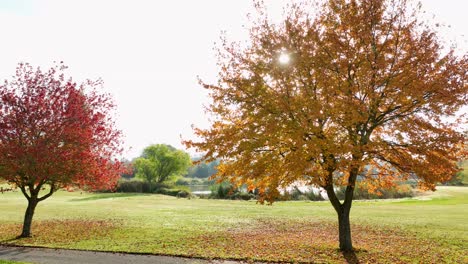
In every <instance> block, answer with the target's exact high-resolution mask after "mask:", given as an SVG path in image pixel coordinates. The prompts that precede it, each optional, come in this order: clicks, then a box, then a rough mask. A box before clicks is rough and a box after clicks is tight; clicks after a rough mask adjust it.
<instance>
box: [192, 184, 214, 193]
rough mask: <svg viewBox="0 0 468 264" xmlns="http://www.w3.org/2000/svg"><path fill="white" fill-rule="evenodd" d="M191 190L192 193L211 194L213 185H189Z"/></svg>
mask: <svg viewBox="0 0 468 264" xmlns="http://www.w3.org/2000/svg"><path fill="white" fill-rule="evenodd" d="M188 187H189V188H190V191H191V192H192V194H195V195H197V194H210V193H211V189H210V187H211V185H189V186H188Z"/></svg>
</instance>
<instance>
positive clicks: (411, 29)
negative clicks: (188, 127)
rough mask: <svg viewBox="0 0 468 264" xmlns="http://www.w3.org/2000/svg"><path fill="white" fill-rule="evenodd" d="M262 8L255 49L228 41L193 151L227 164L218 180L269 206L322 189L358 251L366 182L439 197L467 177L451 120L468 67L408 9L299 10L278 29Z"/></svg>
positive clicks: (335, 6) (378, 5)
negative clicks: (357, 212) (360, 184)
mask: <svg viewBox="0 0 468 264" xmlns="http://www.w3.org/2000/svg"><path fill="white" fill-rule="evenodd" d="M256 6H257V9H258V10H259V15H258V20H256V19H255V20H253V25H252V27H251V29H250V38H249V41H248V43H247V44H246V45H242V43H240V42H230V41H227V40H225V39H224V41H223V43H222V45H221V47H220V48H219V68H220V71H219V81H218V82H217V83H216V84H207V83H203V82H202V84H203V86H204V87H205V88H206V89H208V91H209V92H210V96H211V99H212V103H211V104H210V105H209V106H208V110H209V112H210V113H211V114H212V116H213V117H214V119H213V122H212V125H211V127H210V128H209V129H196V130H195V132H196V134H197V135H198V136H199V137H200V138H201V140H198V141H187V142H186V144H187V145H188V146H191V147H194V148H196V149H198V150H199V151H202V152H205V153H206V154H205V156H204V158H205V160H208V161H210V160H214V159H217V158H219V159H222V160H223V162H222V163H221V165H219V166H218V169H219V172H218V173H217V175H216V177H217V178H218V179H221V180H222V179H224V180H230V181H231V182H232V183H235V184H246V185H247V186H248V188H249V189H253V188H258V189H259V191H260V195H261V198H260V200H261V201H262V202H263V201H269V202H273V201H274V199H275V197H276V196H277V195H278V193H279V188H285V187H286V186H289V185H291V184H292V183H295V182H298V181H300V182H303V183H306V184H311V185H315V186H319V187H321V188H323V189H324V190H326V193H327V194H328V198H329V200H330V202H331V204H332V205H333V208H334V209H335V210H336V212H337V215H338V222H339V247H340V249H341V250H343V251H351V250H352V248H353V247H352V242H351V229H350V222H349V215H350V211H351V205H352V200H353V192H354V188H355V186H356V183H357V181H358V178H359V180H360V181H361V180H362V181H367V182H368V184H366V185H367V186H370V187H371V188H377V187H388V186H392V184H394V183H395V182H396V181H402V180H406V179H408V177H417V178H418V179H419V180H418V183H419V185H420V186H421V187H424V188H429V189H434V188H435V184H436V183H437V182H441V181H446V180H448V179H450V177H451V176H452V175H454V173H456V171H457V166H456V161H457V160H458V159H459V157H460V156H459V155H461V153H460V151H461V150H462V142H463V140H464V139H463V135H462V133H460V127H459V126H457V125H459V124H460V120H457V121H455V120H454V119H453V118H452V119H448V118H445V117H448V116H454V115H455V114H456V113H457V111H458V110H459V109H460V108H461V107H462V106H463V105H464V104H465V102H466V100H467V77H468V75H467V70H468V67H467V66H468V56H467V55H466V54H465V55H463V56H457V55H456V52H455V50H454V48H446V47H443V46H442V44H441V42H440V40H439V38H438V35H437V34H436V33H435V30H434V29H433V27H432V26H428V25H427V23H422V22H421V21H419V20H418V13H419V12H420V11H419V10H420V6H416V5H411V3H409V2H407V1H406V0H329V1H322V2H320V3H316V2H314V3H310V2H307V3H301V4H291V5H290V6H289V7H288V8H287V9H285V16H284V17H285V18H284V20H283V21H282V22H281V23H276V24H275V23H273V22H271V21H270V20H269V19H268V16H267V12H266V11H265V8H264V7H262V4H259V3H257V4H256ZM371 167H372V169H369V168H371ZM358 176H359V177H358ZM338 186H345V190H346V191H345V198H344V200H343V201H340V200H339V199H338V198H337V196H336V194H335V188H337V187H338Z"/></svg>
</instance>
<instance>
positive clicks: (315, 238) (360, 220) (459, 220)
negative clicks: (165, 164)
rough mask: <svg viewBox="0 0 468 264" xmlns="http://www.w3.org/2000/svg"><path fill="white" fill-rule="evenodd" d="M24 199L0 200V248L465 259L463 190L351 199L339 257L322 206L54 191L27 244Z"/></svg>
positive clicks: (467, 199)
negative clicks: (346, 239) (346, 247)
mask: <svg viewBox="0 0 468 264" xmlns="http://www.w3.org/2000/svg"><path fill="white" fill-rule="evenodd" d="M25 207H26V199H25V198H24V197H23V196H22V194H21V193H20V192H9V193H5V194H0V241H2V242H0V243H3V244H16V245H34V246H46V247H54V248H72V249H85V250H103V251H119V252H141V253H153V254H165V255H180V256H192V257H202V258H225V259H242V260H261V261H287V262H289V261H290V262H318V263H323V262H325V263H343V262H345V261H355V260H356V259H357V260H359V261H361V262H364V263H366V262H370V263H375V262H378V263H412V262H413V263H441V262H444V263H463V262H465V263H468V258H467V256H466V245H468V188H464V187H440V188H439V190H438V191H437V192H435V193H432V194H429V195H426V196H422V197H418V198H414V199H403V200H391V201H357V202H354V205H353V209H352V215H351V222H352V223H353V227H352V228H353V229H352V232H353V241H354V246H355V247H356V248H357V252H356V254H355V255H346V256H343V255H342V254H341V253H340V252H339V251H337V247H338V242H337V236H338V232H337V224H336V216H335V212H334V211H333V209H332V207H331V205H330V204H329V202H328V201H325V202H278V203H275V204H274V205H272V206H266V205H259V204H256V203H255V202H254V201H248V202H246V201H225V200H203V199H191V200H188V199H177V198H174V197H169V196H162V195H140V194H90V193H80V192H65V191H61V192H58V193H57V194H55V195H54V196H52V197H51V198H49V199H48V200H46V201H44V202H42V203H41V204H39V206H38V208H37V209H36V214H35V217H34V224H33V233H34V237H33V238H28V239H15V236H16V235H18V234H19V233H20V228H21V222H22V217H23V214H24V210H25Z"/></svg>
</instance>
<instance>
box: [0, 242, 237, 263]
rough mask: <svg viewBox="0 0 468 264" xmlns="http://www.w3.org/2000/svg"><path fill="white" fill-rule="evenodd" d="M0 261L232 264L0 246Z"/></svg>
mask: <svg viewBox="0 0 468 264" xmlns="http://www.w3.org/2000/svg"><path fill="white" fill-rule="evenodd" d="M0 260H14V261H24V262H30V263H38V264H42V263H44V264H78V263H79V264H98V263H99V264H101V263H111V264H149V263H151V264H154V263H161V264H187V263H191V264H196V263H198V264H208V263H215V264H234V263H242V262H237V261H228V260H205V259H193V258H182V257H171V256H158V255H140V254H124V253H110V252H95V251H83V250H68V249H49V248H34V247H11V246H0Z"/></svg>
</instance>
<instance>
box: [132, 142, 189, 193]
mask: <svg viewBox="0 0 468 264" xmlns="http://www.w3.org/2000/svg"><path fill="white" fill-rule="evenodd" d="M190 164H191V161H190V156H189V155H188V154H187V153H186V152H184V151H182V150H178V149H176V148H174V147H173V146H170V145H165V144H156V145H151V146H148V147H146V148H145V149H144V150H143V154H142V155H141V157H140V158H138V159H136V160H135V162H134V167H135V169H136V177H138V178H142V179H144V180H146V181H147V182H149V183H151V184H152V183H162V182H164V181H166V180H168V179H169V178H170V177H172V176H180V175H182V174H184V173H186V172H187V169H188V167H189V166H190Z"/></svg>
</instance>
